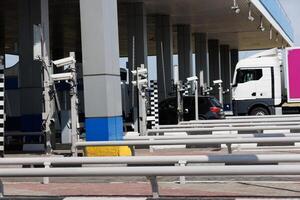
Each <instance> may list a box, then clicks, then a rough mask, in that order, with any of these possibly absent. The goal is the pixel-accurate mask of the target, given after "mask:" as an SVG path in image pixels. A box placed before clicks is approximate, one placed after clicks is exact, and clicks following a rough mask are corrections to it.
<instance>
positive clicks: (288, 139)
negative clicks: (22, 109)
mask: <svg viewBox="0 0 300 200" xmlns="http://www.w3.org/2000/svg"><path fill="white" fill-rule="evenodd" d="M299 142H300V137H254V138H242V137H240V138H239V137H237V138H206V139H172V140H171V139H170V140H128V141H126V140H125V141H98V142H77V143H76V144H75V147H76V149H77V148H78V147H86V146H130V147H134V146H138V145H216V144H226V146H227V148H228V153H232V148H231V146H232V144H251V143H268V144H273V143H277V144H278V143H299Z"/></svg>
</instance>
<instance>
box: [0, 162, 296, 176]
mask: <svg viewBox="0 0 300 200" xmlns="http://www.w3.org/2000/svg"><path fill="white" fill-rule="evenodd" d="M180 175H182V176H226V175H300V165H255V166H253V165H250V166H213V167H207V166H186V167H180V166H172V167H170V166H163V167H154V166H151V167H86V168H77V167H74V168H49V169H45V168H26V169H21V168H15V169H12V168H5V169H1V170H0V177H41V176H49V177H83V176H180Z"/></svg>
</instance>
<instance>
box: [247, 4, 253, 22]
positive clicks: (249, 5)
mask: <svg viewBox="0 0 300 200" xmlns="http://www.w3.org/2000/svg"><path fill="white" fill-rule="evenodd" d="M248 7H249V10H248V19H249V21H251V22H253V21H254V17H253V16H252V10H251V2H249V3H248Z"/></svg>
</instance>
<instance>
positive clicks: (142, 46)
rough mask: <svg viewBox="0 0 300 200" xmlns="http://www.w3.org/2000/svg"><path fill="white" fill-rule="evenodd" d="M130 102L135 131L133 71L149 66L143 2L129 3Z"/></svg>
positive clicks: (135, 111) (135, 97) (135, 112)
mask: <svg viewBox="0 0 300 200" xmlns="http://www.w3.org/2000/svg"><path fill="white" fill-rule="evenodd" d="M126 10H127V34H128V68H129V103H130V104H131V108H132V111H133V115H132V116H133V122H134V124H135V131H138V120H137V119H138V102H137V99H138V94H137V91H136V89H133V87H132V84H131V81H132V73H131V71H132V70H134V69H137V67H140V66H141V64H144V65H145V67H146V68H147V63H148V62H147V58H148V49H147V48H148V47H147V14H146V9H145V5H144V3H142V2H137V3H128V4H127V9H126Z"/></svg>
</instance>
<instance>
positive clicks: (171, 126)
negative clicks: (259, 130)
mask: <svg viewBox="0 0 300 200" xmlns="http://www.w3.org/2000/svg"><path fill="white" fill-rule="evenodd" d="M299 124H300V122H298V121H297V122H276V126H281V125H299ZM268 125H274V122H256V123H251V122H250V123H246V122H244V123H222V124H203V123H199V124H197V123H195V124H177V125H160V126H159V129H170V128H193V127H194V128H196V127H198V128H200V127H212V128H214V127H230V126H233V127H243V126H268Z"/></svg>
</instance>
